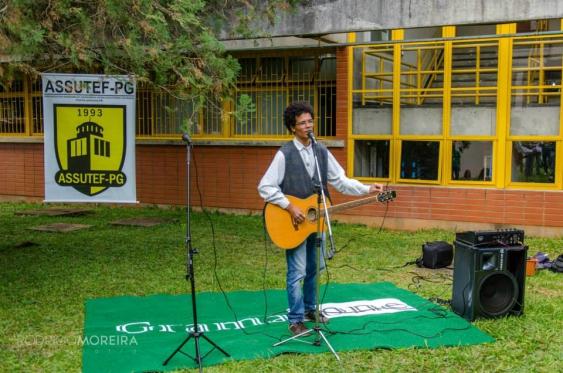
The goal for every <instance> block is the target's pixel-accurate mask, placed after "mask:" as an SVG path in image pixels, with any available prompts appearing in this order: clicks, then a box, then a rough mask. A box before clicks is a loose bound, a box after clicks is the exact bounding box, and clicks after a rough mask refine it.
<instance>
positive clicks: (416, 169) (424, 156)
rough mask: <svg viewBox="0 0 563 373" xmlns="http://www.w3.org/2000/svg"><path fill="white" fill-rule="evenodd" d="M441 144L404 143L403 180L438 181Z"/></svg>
mask: <svg viewBox="0 0 563 373" xmlns="http://www.w3.org/2000/svg"><path fill="white" fill-rule="evenodd" d="M439 159H440V143H439V142H437V141H403V142H402V143H401V179H413V180H438V160H439Z"/></svg>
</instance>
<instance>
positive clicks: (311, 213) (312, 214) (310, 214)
mask: <svg viewBox="0 0 563 373" xmlns="http://www.w3.org/2000/svg"><path fill="white" fill-rule="evenodd" d="M307 220H309V221H315V220H317V210H316V209H309V210H307Z"/></svg>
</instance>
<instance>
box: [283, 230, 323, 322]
mask: <svg viewBox="0 0 563 373" xmlns="http://www.w3.org/2000/svg"><path fill="white" fill-rule="evenodd" d="M316 236H317V235H316V233H314V234H311V235H310V236H309V237H307V239H306V240H305V241H303V243H301V245H299V246H297V247H296V248H295V249H291V250H287V251H286V252H285V257H286V260H287V277H286V284H287V301H288V304H289V313H288V315H287V318H288V320H289V322H290V323H292V324H293V323H296V322H302V321H303V319H304V314H305V312H306V311H310V310H314V309H315V307H316V294H317V282H316V280H317V276H316V274H317V260H316V258H317V248H316V245H315V241H316ZM320 268H321V270H322V269H324V268H325V261H324V235H323V239H322V241H321V262H320ZM301 281H303V285H301Z"/></svg>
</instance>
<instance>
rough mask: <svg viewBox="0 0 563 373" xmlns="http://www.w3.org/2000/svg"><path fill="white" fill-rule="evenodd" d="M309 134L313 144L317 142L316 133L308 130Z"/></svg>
mask: <svg viewBox="0 0 563 373" xmlns="http://www.w3.org/2000/svg"><path fill="white" fill-rule="evenodd" d="M307 136H309V139H310V140H311V141H312V142H313V144H316V143H317V139H316V138H315V135H314V134H313V131H309V132H307Z"/></svg>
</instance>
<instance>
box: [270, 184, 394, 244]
mask: <svg viewBox="0 0 563 373" xmlns="http://www.w3.org/2000/svg"><path fill="white" fill-rule="evenodd" d="M396 197H397V193H396V192H395V191H394V190H388V191H385V192H381V193H378V194H377V195H375V196H370V197H366V198H361V199H358V200H355V201H350V202H345V203H341V204H338V205H334V206H330V207H328V208H327V211H328V213H329V214H330V213H334V212H337V211H341V210H344V209H349V208H352V207H358V206H362V205H365V204H368V203H371V202H387V201H391V200H393V199H395V198H396ZM317 198H318V196H317V195H316V194H313V195H311V196H309V197H307V198H305V199H302V198H297V197H294V196H287V199H289V202H291V203H292V204H293V205H295V206H297V207H299V208H300V209H301V211H303V213H304V214H305V220H304V221H303V222H302V223H300V224H295V223H294V222H293V219H292V218H291V215H290V214H289V212H288V211H287V210H284V209H282V208H281V207H279V206H278V205H275V204H273V203H267V204H266V207H265V209H264V221H265V224H266V231H267V232H268V235H269V236H270V239H271V240H272V242H273V243H274V244H275V245H276V246H278V247H279V248H281V249H286V250H287V249H293V248H295V247H297V246H298V245H299V244H300V243H301V242H303V241H305V239H306V238H307V237H308V236H309V235H310V234H311V233H315V232H316V231H317V218H318V217H319V216H320V217H321V227H323V225H324V216H325V212H324V210H323V209H321V210H320V212H319V211H317ZM328 203H329V202H328V200H327V204H328Z"/></svg>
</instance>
